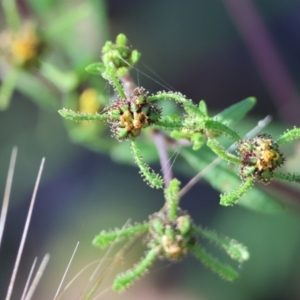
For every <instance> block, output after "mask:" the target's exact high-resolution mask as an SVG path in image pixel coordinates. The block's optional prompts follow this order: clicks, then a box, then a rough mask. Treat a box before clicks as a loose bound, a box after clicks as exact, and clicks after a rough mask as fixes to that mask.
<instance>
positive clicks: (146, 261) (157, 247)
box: [59, 35, 300, 291]
mask: <svg viewBox="0 0 300 300" xmlns="http://www.w3.org/2000/svg"><path fill="white" fill-rule="evenodd" d="M126 42H127V39H126V37H125V36H124V35H119V36H118V37H117V41H116V43H115V44H114V43H112V42H107V43H106V45H105V46H104V48H103V51H102V62H100V63H94V64H92V65H90V66H88V67H87V70H88V71H89V72H91V73H94V74H95V73H96V74H101V75H102V77H103V78H104V79H106V80H108V81H109V82H110V83H111V84H112V85H113V87H114V89H115V90H116V91H117V92H118V94H119V95H118V96H117V97H116V99H115V100H114V101H113V102H112V103H110V104H108V105H107V106H106V107H105V108H104V109H103V110H102V111H101V112H100V113H95V114H93V115H92V114H88V113H76V112H74V111H71V110H67V109H62V110H60V111H59V113H60V114H61V115H62V116H63V117H64V118H66V119H70V120H73V121H82V120H89V121H102V122H106V123H108V124H109V126H110V129H111V131H112V134H113V136H114V137H115V138H116V139H117V140H118V141H124V140H130V141H131V149H132V154H133V156H134V159H135V161H136V163H137V165H138V166H139V168H140V173H141V175H142V177H144V180H145V181H146V182H147V183H148V184H149V185H150V186H151V187H154V188H163V186H164V179H163V178H162V177H161V176H160V175H158V174H157V173H155V172H154V171H153V170H152V169H151V168H150V167H149V166H148V165H147V164H146V163H144V162H143V160H142V156H141V154H140V151H139V149H138V147H137V144H136V142H135V139H136V137H138V136H139V135H140V134H141V132H142V130H143V129H145V128H147V127H149V126H151V127H152V128H155V129H160V130H164V131H167V132H169V133H170V136H172V137H173V138H178V139H180V138H186V139H188V140H189V141H190V142H191V145H193V149H194V150H196V149H198V148H200V147H201V146H202V144H204V143H205V142H206V144H207V146H208V147H210V148H211V150H212V151H214V152H215V153H216V154H217V155H218V156H219V157H220V158H221V159H224V160H226V161H228V162H230V163H234V164H237V165H239V168H240V177H241V179H242V185H241V186H240V187H239V188H238V189H236V190H235V191H232V192H230V193H228V194H224V195H221V204H222V205H226V206H228V205H233V204H234V203H236V202H237V201H238V199H239V198H240V197H241V196H243V195H244V194H245V193H246V191H247V190H249V189H250V188H251V186H252V185H253V184H254V182H255V181H258V182H262V183H265V184H267V183H269V182H270V181H271V180H272V179H273V178H275V179H281V180H287V181H294V182H300V175H297V174H281V173H278V172H277V169H278V168H279V167H281V166H283V164H284V162H285V158H284V157H283V154H282V153H281V151H280V149H279V146H280V145H283V144H285V143H287V142H290V141H292V140H295V139H298V138H300V129H299V128H294V129H292V130H289V131H287V132H285V133H284V134H282V135H281V136H280V137H279V138H278V139H277V140H275V139H273V138H272V137H271V135H268V134H259V135H257V136H256V137H254V138H250V139H242V138H241V137H240V136H239V135H238V134H237V133H236V132H235V130H233V129H231V128H230V127H229V125H228V124H231V123H233V122H234V121H237V120H238V119H240V118H242V117H243V116H244V115H245V114H246V113H247V112H248V111H249V110H250V109H251V108H252V107H253V105H254V104H255V99H254V98H248V99H245V100H243V101H241V102H240V103H237V104H235V105H233V106H231V107H229V108H227V109H226V110H224V111H223V112H221V113H220V114H218V115H217V116H215V117H210V116H209V115H208V110H207V107H206V103H205V102H204V101H200V103H199V105H195V104H194V103H193V102H192V101H191V100H190V99H187V98H186V97H185V96H183V95H182V94H181V93H173V92H158V93H156V94H154V95H149V94H148V93H147V92H146V91H145V89H144V88H141V87H137V88H135V89H134V90H132V91H131V93H128V92H126V93H125V91H124V90H125V88H124V86H123V85H122V83H121V82H122V80H121V79H122V76H124V75H126V74H127V73H128V72H129V70H130V68H131V67H132V64H133V63H135V62H137V60H138V58H139V53H138V52H137V51H135V50H131V49H129V48H128V46H127V45H126ZM123 79H124V78H123ZM123 81H124V80H123ZM159 100H171V101H174V102H176V103H177V104H180V105H181V106H182V107H183V109H184V111H185V114H184V115H183V116H182V115H181V114H180V115H179V114H178V115H176V116H175V117H174V116H165V117H162V110H161V109H160V108H159V107H158V106H157V105H156V104H153V102H155V101H159ZM221 135H226V136H229V137H230V138H231V139H233V140H234V141H235V142H237V145H238V147H237V154H238V156H235V155H234V154H232V153H229V152H228V151H226V150H225V149H224V148H223V147H222V146H221V145H220V144H219V142H218V141H217V140H216V138H217V137H219V136H221ZM199 159H200V158H199ZM179 194H180V191H179V181H178V180H176V179H173V180H171V182H170V185H169V186H168V187H166V188H165V204H164V206H163V208H162V209H161V210H160V211H159V212H156V213H154V214H152V215H151V216H150V217H149V220H148V222H145V223H143V224H136V225H132V226H131V225H130V226H127V227H126V228H122V229H116V230H113V231H110V232H106V231H102V232H100V234H99V235H98V236H96V237H95V239H94V241H93V244H94V245H95V246H98V247H105V246H107V245H109V244H110V243H112V242H114V241H119V240H121V239H123V238H125V237H132V236H135V235H140V234H142V233H147V238H146V243H147V248H148V251H147V252H146V255H145V257H144V258H142V260H141V261H140V262H139V263H138V264H137V265H135V266H134V267H133V268H132V269H130V270H128V271H127V272H125V273H123V274H120V275H118V276H117V278H116V279H115V282H114V285H113V288H114V289H115V290H116V291H122V290H124V289H126V288H128V287H129V286H130V285H131V284H132V283H133V282H134V281H135V280H137V279H138V278H139V277H140V276H142V275H143V274H145V272H146V271H147V270H148V268H149V267H150V265H151V264H152V263H153V262H154V261H155V259H156V258H164V259H168V260H171V261H177V260H179V259H181V258H182V257H183V256H185V255H186V254H187V253H189V252H190V253H192V254H194V255H195V256H196V258H198V259H199V260H201V262H203V263H204V264H205V265H206V266H208V267H210V268H211V269H212V270H213V271H214V272H216V273H218V274H219V275H220V276H221V277H223V278H225V279H227V280H234V279H236V278H237V277H238V273H237V272H236V271H235V270H234V269H233V268H232V267H230V266H228V265H224V264H222V263H220V262H219V261H217V260H216V259H215V258H213V257H212V256H210V255H209V254H207V253H206V252H205V250H204V249H203V248H202V246H201V245H200V244H199V243H198V240H199V236H202V237H204V238H207V239H209V240H211V241H213V242H214V243H215V244H217V245H218V246H219V247H220V248H222V249H223V250H225V251H226V252H227V254H228V255H229V256H230V257H231V258H232V259H234V260H236V261H238V262H243V261H246V260H247V259H248V258H249V253H248V252H247V249H246V248H245V247H244V246H243V245H241V244H239V243H238V242H236V241H235V240H230V239H228V238H222V237H220V236H218V235H216V234H215V233H213V232H210V231H207V230H204V229H202V228H200V227H197V226H196V225H195V224H194V222H193V221H192V219H191V217H190V215H189V214H188V213H187V212H185V211H183V210H182V209H181V208H180V207H179V200H180V199H179V198H180V197H179Z"/></svg>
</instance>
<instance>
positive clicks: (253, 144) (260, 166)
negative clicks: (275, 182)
mask: <svg viewBox="0 0 300 300" xmlns="http://www.w3.org/2000/svg"><path fill="white" fill-rule="evenodd" d="M237 152H238V153H239V154H240V156H241V168H240V176H241V178H243V179H246V178H248V177H249V176H253V177H254V178H255V179H256V180H257V181H260V182H262V183H265V184H267V183H269V182H270V180H271V179H272V177H273V174H274V171H275V170H276V169H277V168H278V167H281V166H282V165H283V164H284V162H285V160H286V159H285V157H284V156H283V154H282V153H281V152H280V150H279V145H278V144H277V143H276V142H275V141H274V140H273V139H272V136H271V135H270V134H266V133H264V134H259V135H257V136H256V137H254V138H252V139H247V140H243V141H241V142H239V146H238V149H237Z"/></svg>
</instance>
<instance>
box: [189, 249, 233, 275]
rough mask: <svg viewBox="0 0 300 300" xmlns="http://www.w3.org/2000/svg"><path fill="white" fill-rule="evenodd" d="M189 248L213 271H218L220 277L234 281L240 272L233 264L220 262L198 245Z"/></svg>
mask: <svg viewBox="0 0 300 300" xmlns="http://www.w3.org/2000/svg"><path fill="white" fill-rule="evenodd" d="M189 250H191V252H192V253H193V254H194V255H195V256H196V257H197V258H198V259H199V260H200V261H201V262H202V263H203V264H204V265H205V266H206V267H208V268H209V269H211V271H213V272H215V273H217V274H218V275H219V276H220V277H222V278H223V279H225V280H228V281H234V280H236V279H237V278H238V277H239V274H238V272H237V271H236V270H234V269H233V268H232V267H231V266H228V265H225V264H223V263H221V262H219V261H218V260H217V259H216V258H214V257H213V256H212V255H210V254H208V253H207V252H206V251H205V250H204V249H202V248H200V247H198V246H197V245H189Z"/></svg>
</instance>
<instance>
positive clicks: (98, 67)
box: [85, 62, 105, 75]
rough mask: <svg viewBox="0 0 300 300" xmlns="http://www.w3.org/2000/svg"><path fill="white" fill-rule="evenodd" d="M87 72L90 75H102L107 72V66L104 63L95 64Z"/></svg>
mask: <svg viewBox="0 0 300 300" xmlns="http://www.w3.org/2000/svg"><path fill="white" fill-rule="evenodd" d="M85 70H86V71H87V72H88V73H90V74H94V75H100V74H101V73H102V72H104V71H105V66H104V64H103V63H102V62H95V63H92V64H90V65H88V66H87V67H86V68H85Z"/></svg>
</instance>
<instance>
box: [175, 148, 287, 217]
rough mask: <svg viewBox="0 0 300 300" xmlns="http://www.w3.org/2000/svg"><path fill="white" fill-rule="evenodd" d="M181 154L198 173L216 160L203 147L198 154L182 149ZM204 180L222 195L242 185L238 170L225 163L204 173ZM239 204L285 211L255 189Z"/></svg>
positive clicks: (244, 196)
mask: <svg viewBox="0 0 300 300" xmlns="http://www.w3.org/2000/svg"><path fill="white" fill-rule="evenodd" d="M180 154H181V155H182V156H183V157H184V158H185V159H186V161H187V162H188V163H189V164H190V166H191V167H192V168H194V170H196V171H197V172H199V171H201V170H203V169H204V168H205V167H207V166H208V165H209V164H210V163H211V162H212V161H213V160H214V159H215V158H216V157H215V156H214V154H213V153H212V152H211V151H210V150H209V149H208V148H207V147H202V149H201V150H200V151H197V152H196V151H192V150H191V149H188V148H182V149H181V151H180ZM204 178H205V179H206V180H207V181H208V182H209V183H210V184H211V185H212V186H213V187H214V188H215V189H217V190H219V191H220V192H222V193H229V192H231V191H232V190H234V189H236V188H237V187H238V186H240V184H241V180H240V178H239V177H238V175H237V170H236V169H231V168H230V167H229V166H228V164H227V163H225V162H221V163H219V164H217V165H215V166H214V167H212V168H210V169H209V170H207V171H206V172H205V173H204ZM239 204H240V205H243V206H245V207H247V208H250V209H253V210H256V211H260V212H265V213H278V212H280V211H282V210H283V206H282V205H281V204H280V203H279V202H277V201H276V200H275V199H274V198H272V197H271V196H269V195H268V194H266V193H265V192H263V191H261V190H259V189H257V188H255V187H253V188H251V189H250V190H249V191H248V192H247V193H246V194H245V195H243V196H242V197H241V199H240V201H239Z"/></svg>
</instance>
